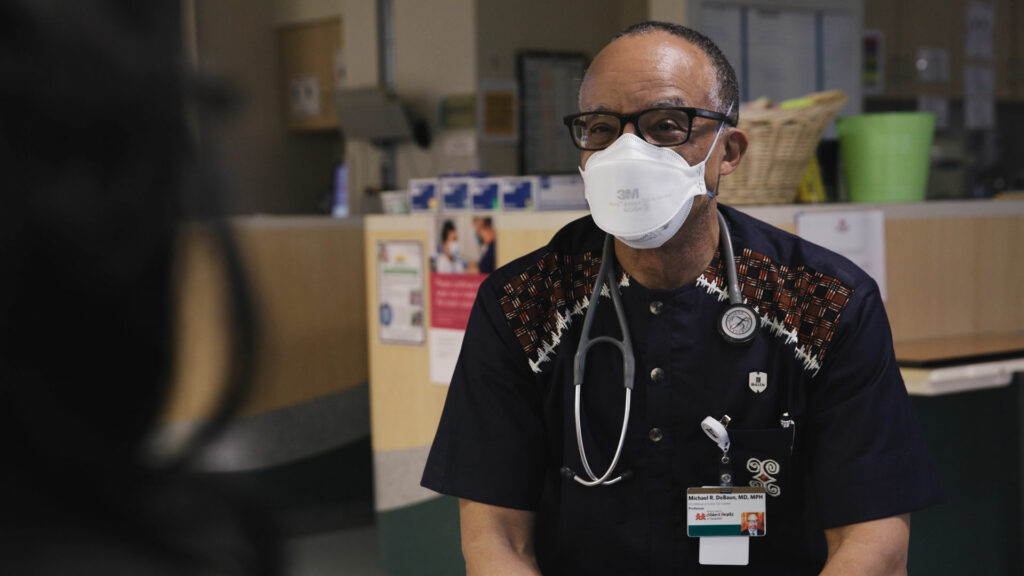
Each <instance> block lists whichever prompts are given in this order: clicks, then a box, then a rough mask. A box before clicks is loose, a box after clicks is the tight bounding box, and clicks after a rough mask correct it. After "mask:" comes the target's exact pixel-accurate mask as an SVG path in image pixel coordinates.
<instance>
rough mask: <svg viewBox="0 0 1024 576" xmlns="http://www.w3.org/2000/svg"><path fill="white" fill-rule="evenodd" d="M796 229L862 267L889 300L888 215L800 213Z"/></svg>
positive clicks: (804, 237) (860, 212)
mask: <svg viewBox="0 0 1024 576" xmlns="http://www.w3.org/2000/svg"><path fill="white" fill-rule="evenodd" d="M796 232H797V234H798V235H799V236H800V237H801V238H803V239H804V240H807V241H808V242H813V243H815V244H818V245H819V246H824V247H825V248H828V249H829V250H832V251H833V252H838V253H839V254H841V255H842V256H845V257H847V258H849V259H850V260H851V261H852V262H853V263H854V264H856V265H857V266H860V267H861V269H863V270H864V271H865V272H867V273H868V275H869V276H871V277H872V278H874V279H875V282H876V283H878V290H879V292H881V294H882V300H885V299H886V295H887V291H886V280H885V214H884V213H883V212H882V211H881V210H859V211H856V212H845V211H844V212H814V213H809V212H801V213H799V214H797V215H796Z"/></svg>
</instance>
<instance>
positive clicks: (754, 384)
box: [747, 372, 768, 394]
mask: <svg viewBox="0 0 1024 576" xmlns="http://www.w3.org/2000/svg"><path fill="white" fill-rule="evenodd" d="M747 385H749V386H750V389H751V390H753V391H754V393H755V394H760V393H761V392H764V391H765V389H766V388H768V374H767V373H766V372H751V373H750V375H749V376H748V379H747Z"/></svg>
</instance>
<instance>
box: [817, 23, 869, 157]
mask: <svg viewBox="0 0 1024 576" xmlns="http://www.w3.org/2000/svg"><path fill="white" fill-rule="evenodd" d="M819 18H820V20H821V29H822V34H821V43H822V46H821V55H820V56H819V61H818V62H817V66H818V69H819V71H820V73H821V75H822V78H821V81H822V84H821V86H820V87H819V88H820V89H824V90H842V91H843V92H846V95H847V96H848V98H847V100H846V105H845V106H843V109H842V110H840V111H839V114H838V115H839V116H853V115H855V114H860V113H861V112H863V102H864V99H863V98H861V84H860V79H859V77H858V70H862V69H863V68H862V65H861V57H862V53H861V52H860V51H859V50H857V49H856V46H857V42H858V40H859V39H860V36H859V34H860V30H861V29H860V26H859V25H858V20H857V19H856V18H855V17H854V15H853V14H849V13H843V12H838V13H832V14H829V13H826V14H822V15H821V16H820V17H819ZM822 136H823V137H824V138H828V139H835V138H838V133H837V132H836V124H835V121H833V122H830V123H829V125H828V127H827V128H826V129H825V134H823V135H822Z"/></svg>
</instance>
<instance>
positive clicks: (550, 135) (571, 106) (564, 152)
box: [517, 51, 586, 174]
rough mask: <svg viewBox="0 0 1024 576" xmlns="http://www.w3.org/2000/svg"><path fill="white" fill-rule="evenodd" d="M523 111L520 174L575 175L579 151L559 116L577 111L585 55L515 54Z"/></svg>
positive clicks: (552, 53) (555, 53)
mask: <svg viewBox="0 0 1024 576" xmlns="http://www.w3.org/2000/svg"><path fill="white" fill-rule="evenodd" d="M517 61H518V72H519V89H520V93H521V94H522V105H521V106H520V109H521V110H522V112H523V115H522V118H521V119H520V125H521V126H522V130H521V132H522V138H521V139H520V141H519V173H520V174H575V173H576V172H577V167H578V166H579V160H580V153H579V150H577V149H576V147H575V146H574V145H573V143H572V139H571V138H570V137H569V131H568V130H566V128H565V124H563V123H562V118H564V117H565V116H566V115H567V114H572V113H574V112H578V111H579V110H578V108H579V100H578V96H579V95H578V92H579V87H580V82H582V80H583V73H584V71H585V70H586V58H585V57H584V56H583V55H582V54H575V53H557V52H529V51H528V52H520V53H519V54H518V55H517Z"/></svg>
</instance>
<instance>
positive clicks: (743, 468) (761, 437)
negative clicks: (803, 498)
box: [729, 426, 797, 509]
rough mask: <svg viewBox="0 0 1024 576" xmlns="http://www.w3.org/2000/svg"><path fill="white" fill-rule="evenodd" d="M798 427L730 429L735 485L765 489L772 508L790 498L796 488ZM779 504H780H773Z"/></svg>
mask: <svg viewBox="0 0 1024 576" xmlns="http://www.w3.org/2000/svg"><path fill="white" fill-rule="evenodd" d="M794 429H795V428H794V427H792V426H791V427H789V428H781V427H779V428H766V429H762V430H742V429H733V428H730V429H729V440H730V442H731V447H730V449H729V457H730V458H731V460H732V473H733V484H734V485H736V486H753V487H755V488H764V491H765V493H766V494H767V495H768V498H767V501H768V506H769V509H771V508H776V507H778V506H777V505H778V504H782V503H784V502H786V501H788V500H789V498H787V497H786V496H787V495H788V494H789V492H791V491H792V489H793V488H794V487H793V486H791V484H792V482H791V479H792V478H795V477H796V476H797V474H796V471H795V470H793V466H794V463H795V459H794V458H793V440H794ZM773 503H775V504H776V506H773V505H772V504H773Z"/></svg>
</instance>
